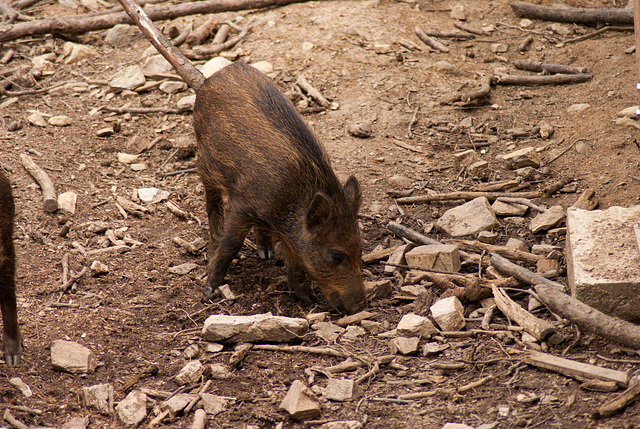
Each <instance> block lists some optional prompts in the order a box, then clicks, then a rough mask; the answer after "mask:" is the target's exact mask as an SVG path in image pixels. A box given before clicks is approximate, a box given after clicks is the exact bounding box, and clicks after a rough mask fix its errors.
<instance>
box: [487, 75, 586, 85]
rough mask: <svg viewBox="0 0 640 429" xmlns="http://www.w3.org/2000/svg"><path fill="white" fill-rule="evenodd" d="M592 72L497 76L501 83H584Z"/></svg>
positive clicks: (497, 80) (498, 81)
mask: <svg viewBox="0 0 640 429" xmlns="http://www.w3.org/2000/svg"><path fill="white" fill-rule="evenodd" d="M591 77H592V76H591V75H590V74H584V73H579V74H554V75H548V76H512V75H500V76H498V77H496V83H497V84H499V85H524V86H535V85H565V84H569V83H582V82H586V81H588V80H590V79H591Z"/></svg>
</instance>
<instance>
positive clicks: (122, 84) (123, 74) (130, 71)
mask: <svg viewBox="0 0 640 429" xmlns="http://www.w3.org/2000/svg"><path fill="white" fill-rule="evenodd" d="M146 81H147V80H146V79H145V77H144V74H143V73H142V69H141V68H140V67H139V66H137V65H135V64H134V65H132V66H129V67H126V68H124V69H122V70H119V71H118V72H117V73H116V74H115V75H114V76H113V77H112V78H111V80H110V81H109V86H110V87H111V88H112V89H115V90H130V91H133V90H134V89H136V88H137V87H139V86H142V85H144V84H145V82H146Z"/></svg>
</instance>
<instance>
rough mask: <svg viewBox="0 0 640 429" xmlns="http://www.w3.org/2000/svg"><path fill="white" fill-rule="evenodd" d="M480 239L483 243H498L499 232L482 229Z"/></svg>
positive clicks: (479, 234)
mask: <svg viewBox="0 0 640 429" xmlns="http://www.w3.org/2000/svg"><path fill="white" fill-rule="evenodd" d="M492 207H493V206H492ZM478 241H479V242H481V243H488V244H496V243H497V242H498V234H497V233H495V232H493V231H480V232H479V233H478Z"/></svg>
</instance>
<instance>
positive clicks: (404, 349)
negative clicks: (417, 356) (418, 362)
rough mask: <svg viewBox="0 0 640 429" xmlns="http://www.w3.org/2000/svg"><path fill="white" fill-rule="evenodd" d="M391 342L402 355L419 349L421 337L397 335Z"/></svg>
mask: <svg viewBox="0 0 640 429" xmlns="http://www.w3.org/2000/svg"><path fill="white" fill-rule="evenodd" d="M391 344H392V345H393V347H394V348H395V349H396V350H398V353H400V354H402V355H410V354H413V353H415V352H417V351H418V344H420V337H395V338H393V339H391Z"/></svg>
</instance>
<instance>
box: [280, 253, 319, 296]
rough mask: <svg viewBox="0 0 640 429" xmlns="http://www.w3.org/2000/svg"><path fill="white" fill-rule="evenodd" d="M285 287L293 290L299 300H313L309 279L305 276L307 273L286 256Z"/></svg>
mask: <svg viewBox="0 0 640 429" xmlns="http://www.w3.org/2000/svg"><path fill="white" fill-rule="evenodd" d="M286 264H287V287H288V288H289V290H291V291H293V292H294V293H295V294H296V296H297V297H298V299H299V300H301V301H304V302H312V301H313V292H312V291H311V281H310V280H309V279H308V278H307V273H306V272H305V271H304V269H303V268H302V267H300V266H299V265H298V264H296V263H295V262H293V261H292V260H291V258H287V261H286Z"/></svg>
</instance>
